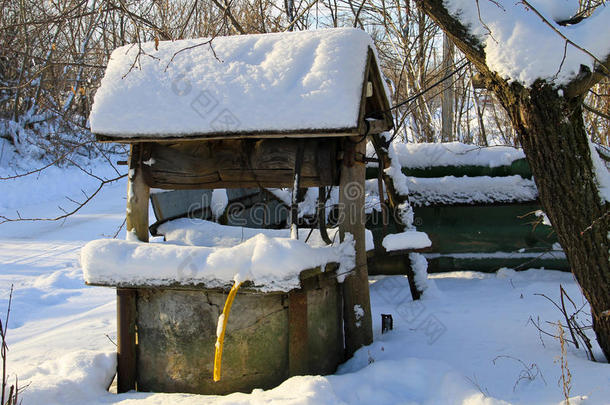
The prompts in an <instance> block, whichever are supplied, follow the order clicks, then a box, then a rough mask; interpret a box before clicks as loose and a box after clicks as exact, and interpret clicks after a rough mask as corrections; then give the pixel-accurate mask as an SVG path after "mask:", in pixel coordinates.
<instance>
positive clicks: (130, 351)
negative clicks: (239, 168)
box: [116, 288, 137, 394]
mask: <svg viewBox="0 0 610 405" xmlns="http://www.w3.org/2000/svg"><path fill="white" fill-rule="evenodd" d="M116 292H117V297H116V303H117V317H116V319H117V392H118V393H119V394H120V393H122V392H127V391H131V390H135V389H136V372H137V370H136V369H137V363H136V317H137V311H136V300H137V291H136V290H135V289H128V288H117V290H116Z"/></svg>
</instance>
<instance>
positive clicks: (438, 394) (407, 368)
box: [0, 162, 610, 405]
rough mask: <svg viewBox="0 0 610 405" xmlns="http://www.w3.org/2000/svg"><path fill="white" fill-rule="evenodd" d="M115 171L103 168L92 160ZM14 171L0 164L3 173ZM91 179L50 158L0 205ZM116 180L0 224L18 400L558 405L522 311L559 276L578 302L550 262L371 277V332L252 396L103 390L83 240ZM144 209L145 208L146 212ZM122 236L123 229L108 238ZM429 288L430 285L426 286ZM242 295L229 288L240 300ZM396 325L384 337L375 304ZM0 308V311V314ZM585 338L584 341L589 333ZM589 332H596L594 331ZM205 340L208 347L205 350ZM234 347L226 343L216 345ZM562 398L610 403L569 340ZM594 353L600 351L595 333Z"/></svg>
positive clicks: (107, 333)
mask: <svg viewBox="0 0 610 405" xmlns="http://www.w3.org/2000/svg"><path fill="white" fill-rule="evenodd" d="M95 169H96V172H97V173H102V174H103V175H106V176H112V175H113V172H112V171H111V169H104V168H102V167H101V166H99V167H95ZM11 173H12V170H9V169H8V168H7V165H6V164H1V162H0V175H1V176H6V175H8V174H11ZM95 187H96V183H95V180H94V179H92V178H90V177H88V176H86V175H84V174H82V173H80V172H79V171H78V170H77V169H56V168H52V169H50V170H49V171H47V172H44V173H42V174H41V175H39V176H36V177H26V178H21V179H18V180H13V181H0V195H1V196H2V199H1V200H0V215H6V216H10V217H13V216H15V215H16V214H15V210H16V209H17V208H18V209H19V212H20V214H21V215H22V216H23V217H25V216H27V215H36V216H53V215H55V214H57V212H59V211H58V209H57V205H58V204H61V205H62V206H64V208H66V207H67V206H69V204H70V203H69V202H68V201H67V200H66V199H65V198H64V195H69V196H71V197H72V198H79V195H80V197H82V194H81V189H84V190H85V191H91V190H92V189H94V188H95ZM125 191H126V184H125V182H124V181H123V182H119V183H115V184H112V185H110V186H108V187H107V188H105V189H104V190H103V191H102V193H101V194H100V195H99V196H98V197H97V198H96V199H95V200H94V201H93V203H92V204H91V205H89V206H87V207H85V208H84V209H83V210H82V211H81V212H79V213H78V214H76V215H75V216H73V217H71V218H69V219H67V220H66V221H65V222H62V223H58V222H31V223H27V222H24V223H5V224H2V225H0V314H4V312H5V309H6V306H7V303H8V296H9V289H10V286H11V284H12V285H14V289H15V290H14V293H13V304H12V311H11V314H10V322H9V330H8V345H9V352H8V356H9V362H8V367H9V372H10V379H11V381H14V377H15V375H17V376H18V377H19V382H20V385H21V386H24V385H25V384H28V386H27V388H26V389H25V390H24V392H23V395H22V397H23V404H24V405H96V404H121V405H131V404H138V405H153V404H154V405H165V404H172V405H186V404H189V405H190V404H271V403H273V404H372V403H375V404H468V405H474V404H485V405H492V404H560V403H562V401H563V399H564V397H563V393H562V388H561V386H560V385H559V384H558V381H559V379H560V376H561V368H560V363H559V361H558V358H559V356H560V352H561V351H560V346H559V343H558V342H557V341H556V340H555V339H553V338H551V337H547V336H542V337H540V336H539V333H538V331H537V330H536V329H535V328H534V327H533V326H532V325H531V323H528V319H529V318H530V316H531V317H533V318H534V319H540V321H541V324H542V325H543V326H544V327H545V328H546V329H547V330H549V331H553V332H554V330H553V329H552V327H551V326H548V325H545V321H550V322H556V321H558V320H559V319H561V315H560V313H559V312H558V311H557V310H556V309H555V308H554V307H553V306H552V304H551V303H550V302H548V301H547V300H546V299H545V298H543V297H541V296H538V295H535V294H539V293H543V294H546V295H548V296H549V297H551V298H553V299H557V298H558V295H559V285H560V284H561V285H563V286H564V287H565V288H566V290H567V292H568V293H569V294H570V296H571V297H572V298H573V299H574V300H575V301H576V303H577V304H578V305H580V304H581V303H582V302H583V298H582V296H581V295H580V292H579V289H578V286H577V285H576V284H575V282H574V281H573V278H572V276H571V275H570V274H567V273H560V272H556V271H550V270H528V271H525V272H520V273H516V272H514V271H512V270H508V269H503V270H500V271H498V272H497V273H495V274H482V273H475V272H464V273H447V274H441V275H435V276H433V277H431V278H432V279H431V280H428V284H430V285H435V288H429V290H427V292H426V293H425V294H424V298H423V299H422V300H421V301H418V302H412V301H411V298H410V294H409V288H408V283H407V280H406V279H405V278H404V277H401V276H396V277H375V278H373V279H371V297H372V310H373V321H374V329H375V342H374V343H373V344H372V345H370V346H368V347H364V348H362V349H361V350H359V351H358V352H357V353H356V355H355V357H354V358H353V359H351V360H350V361H348V362H347V363H345V364H344V365H342V366H341V367H340V368H339V370H338V371H337V373H336V374H335V375H330V376H301V377H294V378H291V379H289V380H287V381H286V382H285V383H283V384H282V385H280V386H279V387H277V388H275V389H272V390H268V391H263V390H255V391H253V392H252V393H235V394H232V395H228V396H224V397H220V396H200V395H189V394H160V393H134V392H132V393H126V394H121V395H116V394H113V393H109V392H107V391H106V387H107V386H108V385H109V384H110V382H111V380H112V378H113V375H114V368H115V363H116V362H115V355H114V350H115V347H114V345H113V343H111V339H113V340H114V339H116V319H115V306H116V304H115V293H114V290H112V289H109V288H100V287H87V286H85V285H84V282H83V278H82V277H83V276H82V269H81V266H80V264H79V256H80V250H81V248H82V247H83V246H84V245H85V244H86V243H87V242H89V241H91V240H93V239H98V238H103V237H112V235H113V234H114V233H115V231H116V229H117V227H118V226H119V225H120V224H121V222H122V220H123V217H124V211H125V198H124V197H125ZM151 217H152V214H151ZM119 237H121V238H124V237H125V234H124V232H123V233H122V234H121V235H120V236H119ZM428 291H433V292H434V293H433V294H428ZM238 299H239V298H238ZM382 313H383V314H392V315H393V318H394V330H393V331H391V332H389V333H387V334H383V335H382V334H381V316H380V314H382ZM2 316H3V317H4V315H2ZM589 335H590V336H591V338H593V335H592V334H591V331H589ZM593 341H594V340H593ZM213 349H214V348H213V347H211V348H210V350H213ZM225 350H231V347H229V346H227V347H225ZM567 350H568V353H567V357H566V358H567V363H568V367H569V370H570V372H571V374H572V382H571V391H570V396H571V397H572V398H571V400H570V403H571V404H609V403H610V365H608V364H607V363H595V362H591V361H588V360H587V358H586V355H585V353H584V352H583V351H582V350H576V349H575V348H573V347H571V346H570V347H568V349H567ZM594 354H595V356H596V357H597V358H598V359H602V358H603V355H602V354H601V351H600V350H599V348H598V346H597V345H596V344H595V343H594Z"/></svg>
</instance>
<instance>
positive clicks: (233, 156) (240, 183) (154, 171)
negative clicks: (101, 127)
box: [143, 139, 339, 189]
mask: <svg viewBox="0 0 610 405" xmlns="http://www.w3.org/2000/svg"><path fill="white" fill-rule="evenodd" d="M300 141H302V140H299V139H277V140H268V139H267V140H257V141H253V140H245V141H244V140H225V141H209V142H189V143H174V144H149V145H148V146H147V147H146V150H145V153H144V157H143V159H144V161H145V162H149V163H150V164H149V165H144V166H143V173H144V178H145V179H146V183H147V184H148V185H149V186H150V187H154V188H162V189H202V188H251V187H255V188H261V187H292V185H293V183H294V166H295V159H296V151H297V146H298V143H299V142H300ZM304 148H305V150H304V159H303V165H302V170H301V173H302V185H303V187H316V186H321V185H323V186H330V185H337V184H338V182H339V176H338V165H339V163H338V147H337V141H336V140H315V139H307V140H305V141H304Z"/></svg>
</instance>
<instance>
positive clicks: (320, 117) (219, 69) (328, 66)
mask: <svg viewBox="0 0 610 405" xmlns="http://www.w3.org/2000/svg"><path fill="white" fill-rule="evenodd" d="M208 41H209V39H207V38H200V39H188V40H179V41H164V42H160V43H159V46H158V50H155V44H154V43H153V42H146V43H143V44H142V50H143V51H144V52H145V53H146V54H141V55H140V56H139V58H138V60H137V61H136V57H137V56H138V52H139V49H138V46H137V45H127V46H123V47H120V48H117V49H115V50H114V52H113V53H112V55H111V57H110V60H109V62H108V67H107V69H106V73H105V75H104V78H103V79H102V82H101V86H100V88H99V89H98V91H97V93H96V94H95V100H94V103H93V107H92V111H91V116H90V122H91V130H92V132H94V133H95V134H98V135H106V136H111V137H118V138H133V137H160V138H161V137H177V136H189V135H206V134H219V133H227V132H230V133H239V132H245V133H248V132H249V133H252V132H270V133H273V132H292V131H307V130H318V131H320V130H338V129H352V128H356V127H358V118H359V110H360V100H361V96H362V86H363V84H364V73H365V69H366V66H367V61H368V51H369V48H371V49H374V45H373V42H372V40H371V37H370V36H369V35H368V34H367V33H366V32H364V31H362V30H359V29H355V28H336V29H325V30H317V31H300V32H286V33H273V34H257V35H238V36H227V37H216V38H214V39H213V40H212V41H211V44H208ZM172 58H174V59H173V61H171V59H172ZM134 61H136V63H135V65H134ZM170 61H171V62H170ZM132 67H133V68H132ZM329 132H332V131H329Z"/></svg>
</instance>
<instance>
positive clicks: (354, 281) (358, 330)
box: [339, 138, 373, 358]
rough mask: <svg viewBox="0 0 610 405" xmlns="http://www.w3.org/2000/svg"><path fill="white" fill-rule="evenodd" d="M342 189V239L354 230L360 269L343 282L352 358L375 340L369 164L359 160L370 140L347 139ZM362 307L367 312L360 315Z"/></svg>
mask: <svg viewBox="0 0 610 405" xmlns="http://www.w3.org/2000/svg"><path fill="white" fill-rule="evenodd" d="M344 145H345V147H344V152H343V162H344V163H343V166H342V167H341V188H340V191H339V209H340V211H341V212H340V214H339V218H340V223H339V232H340V235H341V240H344V239H345V235H346V233H350V234H351V235H352V236H353V237H354V240H355V247H356V268H355V269H354V271H353V272H351V273H349V274H348V275H347V276H346V278H345V281H344V282H343V302H344V311H343V317H344V318H343V319H344V331H345V351H346V356H347V357H348V358H349V357H351V356H352V355H353V354H354V352H355V351H356V350H358V349H359V348H360V347H362V346H365V345H368V344H370V343H372V342H373V326H372V319H371V302H370V296H369V280H368V272H367V266H366V261H367V258H366V245H365V228H364V225H365V222H366V217H365V213H364V175H365V169H366V168H365V165H364V163H362V162H358V161H356V159H355V157H356V156H357V154H358V153H361V154H364V153H365V152H366V143H365V142H358V138H357V139H355V140H354V141H352V140H350V139H346V140H345V144H344ZM360 310H361V311H362V312H363V314H359V312H360Z"/></svg>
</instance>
